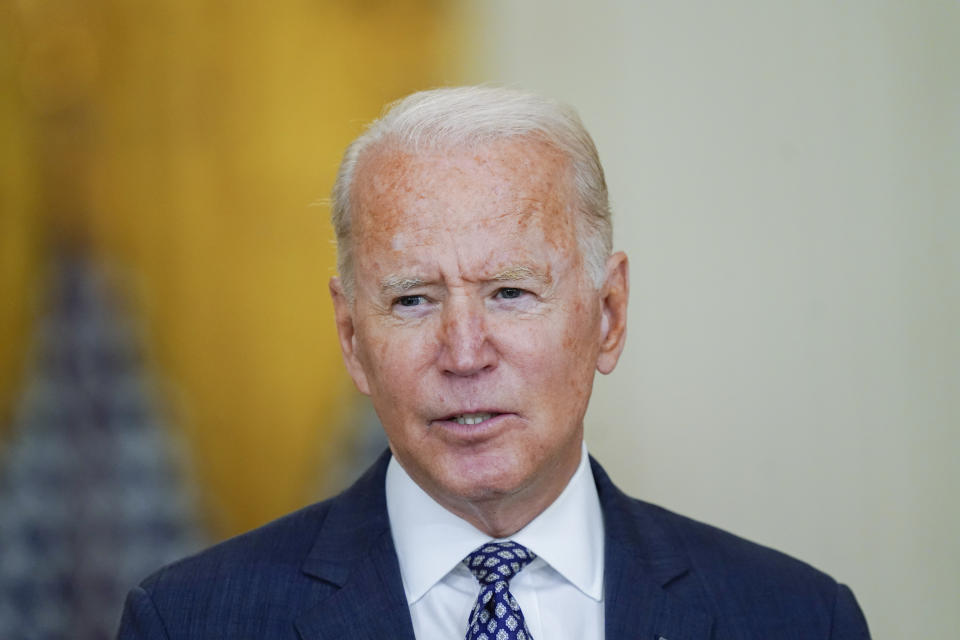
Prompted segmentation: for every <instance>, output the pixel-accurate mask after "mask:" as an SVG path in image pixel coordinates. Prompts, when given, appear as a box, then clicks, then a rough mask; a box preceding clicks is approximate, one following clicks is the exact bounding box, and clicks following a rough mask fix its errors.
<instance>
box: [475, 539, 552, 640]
mask: <svg viewBox="0 0 960 640" xmlns="http://www.w3.org/2000/svg"><path fill="white" fill-rule="evenodd" d="M536 558H537V556H536V555H535V554H534V553H533V552H532V551H530V550H528V549H527V548H526V547H524V546H523V545H522V544H517V543H516V542H488V543H487V544H485V545H483V546H482V547H480V548H478V549H477V550H476V551H474V552H473V553H471V554H470V555H468V556H467V557H466V558H464V559H463V564H465V565H466V566H467V568H468V569H470V572H471V573H473V575H474V577H475V578H476V579H477V581H478V582H479V583H480V595H479V596H477V602H476V604H474V605H473V611H471V612H470V621H469V626H468V627H467V638H466V640H533V636H531V635H530V630H529V629H527V623H526V622H525V621H524V619H523V612H522V611H520V605H519V604H517V599H516V598H514V597H513V594H512V593H510V578H512V577H513V576H515V575H516V574H517V573H519V572H520V570H521V569H523V568H524V567H525V566H527V565H528V564H530V563H531V562H533V561H534V560H536Z"/></svg>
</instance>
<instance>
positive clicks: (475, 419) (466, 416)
mask: <svg viewBox="0 0 960 640" xmlns="http://www.w3.org/2000/svg"><path fill="white" fill-rule="evenodd" d="M503 415H507V414H505V413H504V412H502V411H495V410H492V409H487V410H483V411H468V412H464V413H452V414H449V415H447V416H444V417H443V418H439V419H438V420H437V422H451V423H454V424H457V425H461V426H474V425H479V424H483V423H485V422H488V421H490V420H493V419H494V418H498V417H500V416H503Z"/></svg>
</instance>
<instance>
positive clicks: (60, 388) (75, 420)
mask: <svg viewBox="0 0 960 640" xmlns="http://www.w3.org/2000/svg"><path fill="white" fill-rule="evenodd" d="M51 279H52V282H51V285H52V286H51V287H49V288H48V295H49V297H50V300H49V302H48V304H47V308H48V311H47V312H46V313H45V315H44V317H43V319H42V320H41V322H40V323H39V326H38V327H37V329H38V330H37V331H36V333H35V340H36V349H35V351H34V355H35V358H34V359H33V363H32V366H31V367H30V371H29V373H28V375H27V383H26V385H25V390H24V393H23V394H22V395H21V399H20V401H19V403H18V407H17V411H16V418H15V421H14V432H13V434H12V436H11V441H10V443H9V446H8V447H6V448H5V450H4V452H3V457H2V461H3V464H2V466H0V638H11V639H13V638H106V637H109V636H110V635H112V633H113V631H114V630H115V629H116V625H117V620H118V617H117V616H118V613H119V604H120V603H121V602H123V598H124V596H125V594H126V592H127V591H128V590H129V589H130V587H131V585H133V584H136V583H137V582H138V581H139V580H140V579H141V578H143V576H144V575H146V574H147V573H149V572H151V571H153V570H154V569H156V567H157V566H159V565H161V564H164V563H166V562H170V561H172V560H174V559H176V558H178V557H181V556H183V555H186V554H187V553H189V552H191V551H195V550H197V549H198V548H199V546H200V542H201V540H202V539H203V538H202V535H201V534H200V533H199V531H198V526H197V518H196V513H195V505H194V503H193V501H192V499H191V495H192V494H191V492H190V491H189V490H187V488H186V487H185V486H184V483H183V480H182V474H179V473H177V466H178V457H177V456H174V455H173V454H174V453H175V451H174V450H173V446H174V445H175V443H176V440H175V439H172V438H170V437H169V436H168V435H167V434H166V433H165V432H164V424H163V419H162V416H161V415H160V412H159V411H158V407H157V406H156V405H155V402H154V400H153V394H151V393H150V387H151V382H152V380H151V378H152V376H151V375H150V374H149V372H148V371H146V370H145V369H144V367H143V362H142V359H141V358H140V355H139V352H138V351H139V350H138V347H137V341H136V339H135V338H136V336H135V332H133V331H131V328H130V325H129V324H128V323H125V322H124V319H123V318H124V316H123V313H122V312H121V310H120V309H119V308H118V306H117V305H116V303H115V301H114V300H112V299H111V298H112V296H111V295H110V290H109V289H110V286H109V282H108V280H107V278H105V274H104V273H102V272H100V271H98V269H96V268H95V266H94V265H91V264H88V263H86V262H85V261H83V260H82V259H78V258H64V259H62V260H61V261H60V263H59V264H57V265H56V268H55V269H52V270H51ZM181 459H182V458H181Z"/></svg>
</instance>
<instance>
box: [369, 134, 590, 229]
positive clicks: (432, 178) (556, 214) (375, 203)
mask: <svg viewBox="0 0 960 640" xmlns="http://www.w3.org/2000/svg"><path fill="white" fill-rule="evenodd" d="M575 193H576V191H575V188H574V184H573V171H572V163H571V162H570V160H569V159H568V158H567V156H566V155H564V154H563V153H562V152H560V151H559V150H557V149H556V148H555V147H554V146H553V145H551V144H549V143H547V142H545V141H543V140H540V139H538V138H534V137H529V136H524V137H511V138H500V139H495V140H490V141H486V142H470V143H457V144H452V145H445V146H437V145H432V146H429V147H426V148H419V149H408V148H404V147H402V146H400V145H398V144H396V143H394V142H392V141H389V140H388V141H384V142H381V143H378V145H377V146H375V147H374V148H371V149H368V150H366V151H365V152H364V154H363V155H362V156H361V157H360V159H359V161H358V164H357V167H356V171H355V174H354V180H353V185H352V192H351V201H352V204H353V207H352V218H353V219H352V221H351V226H352V231H353V234H352V235H353V241H354V243H355V244H357V243H363V242H365V241H367V240H372V239H373V237H383V236H384V234H388V235H393V234H397V233H403V234H406V235H409V234H415V233H417V231H418V229H421V228H422V229H426V230H429V231H431V232H433V231H436V230H437V228H438V227H447V228H450V229H451V230H453V229H464V228H473V229H478V228H483V227H485V226H488V225H489V224H490V223H491V222H493V221H495V220H497V219H498V218H501V221H502V222H505V221H506V219H507V218H511V219H513V220H514V221H515V222H517V223H519V224H528V225H529V224H540V225H544V226H547V227H550V228H552V229H554V231H556V232H561V231H564V230H566V228H567V227H569V226H571V223H572V215H573V212H574V211H575V209H576V206H575V197H576V196H575ZM507 227H509V225H507Z"/></svg>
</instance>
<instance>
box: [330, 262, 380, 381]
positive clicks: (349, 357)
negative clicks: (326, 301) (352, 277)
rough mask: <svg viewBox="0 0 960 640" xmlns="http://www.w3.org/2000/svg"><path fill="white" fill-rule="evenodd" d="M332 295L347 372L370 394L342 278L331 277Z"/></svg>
mask: <svg viewBox="0 0 960 640" xmlns="http://www.w3.org/2000/svg"><path fill="white" fill-rule="evenodd" d="M330 297H331V298H333V313H334V317H335V318H336V322H337V336H338V337H339V338H340V351H341V352H342V353H343V363H344V364H345V365H347V373H349V374H350V377H351V378H353V384H355V385H357V389H358V390H359V391H360V393H363V394H365V395H370V385H369V384H368V383H367V374H366V373H364V371H363V365H362V364H361V363H360V359H359V358H358V357H357V334H356V325H355V324H354V322H353V305H352V304H351V303H350V301H349V300H348V299H347V296H346V294H345V293H344V292H343V285H342V284H341V283H340V278H338V277H336V276H334V277H332V278H330Z"/></svg>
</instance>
